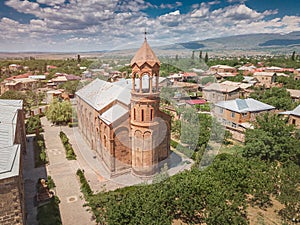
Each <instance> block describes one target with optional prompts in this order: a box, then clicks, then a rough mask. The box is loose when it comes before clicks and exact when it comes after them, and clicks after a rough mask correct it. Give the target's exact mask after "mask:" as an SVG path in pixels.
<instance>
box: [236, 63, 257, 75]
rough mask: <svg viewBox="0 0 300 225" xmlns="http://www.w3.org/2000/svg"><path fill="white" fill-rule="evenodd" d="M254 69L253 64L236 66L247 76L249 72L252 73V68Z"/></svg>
mask: <svg viewBox="0 0 300 225" xmlns="http://www.w3.org/2000/svg"><path fill="white" fill-rule="evenodd" d="M255 69H256V67H255V66H253V65H252V66H241V67H239V68H238V71H242V72H243V75H245V76H247V75H249V74H253V72H254V70H255Z"/></svg>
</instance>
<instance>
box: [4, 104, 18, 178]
mask: <svg viewBox="0 0 300 225" xmlns="http://www.w3.org/2000/svg"><path fill="white" fill-rule="evenodd" d="M22 107H23V101H22V100H4V99H3V100H2V99H1V100H0V179H4V178H7V177H12V176H16V175H18V173H19V163H20V146H19V145H15V144H14V140H15V132H16V124H17V114H18V110H19V109H22Z"/></svg>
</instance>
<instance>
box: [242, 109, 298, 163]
mask: <svg viewBox="0 0 300 225" xmlns="http://www.w3.org/2000/svg"><path fill="white" fill-rule="evenodd" d="M294 131H295V128H294V127H293V126H292V125H287V124H286V119H285V118H281V117H280V116H279V115H270V114H267V113H266V114H264V115H262V116H260V117H257V118H256V123H255V126H254V129H248V130H247V131H246V136H245V147H244V151H243V155H244V156H245V157H247V158H252V157H258V158H260V159H262V160H265V161H275V160H278V161H280V162H289V161H293V162H295V163H296V164H298V165H300V148H299V147H298V146H300V141H299V140H297V139H296V138H295V137H294V136H293V132H294Z"/></svg>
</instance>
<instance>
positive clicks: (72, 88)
mask: <svg viewBox="0 0 300 225" xmlns="http://www.w3.org/2000/svg"><path fill="white" fill-rule="evenodd" d="M78 84H79V80H72V81H67V82H65V83H63V84H61V85H59V88H63V89H65V91H66V92H67V93H69V94H75V92H76V91H77V87H78Z"/></svg>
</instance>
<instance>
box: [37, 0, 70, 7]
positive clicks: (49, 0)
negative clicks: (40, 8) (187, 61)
mask: <svg viewBox="0 0 300 225" xmlns="http://www.w3.org/2000/svg"><path fill="white" fill-rule="evenodd" d="M64 2H65V0H37V3H40V4H45V5H51V6H54V5H62V4H64Z"/></svg>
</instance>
